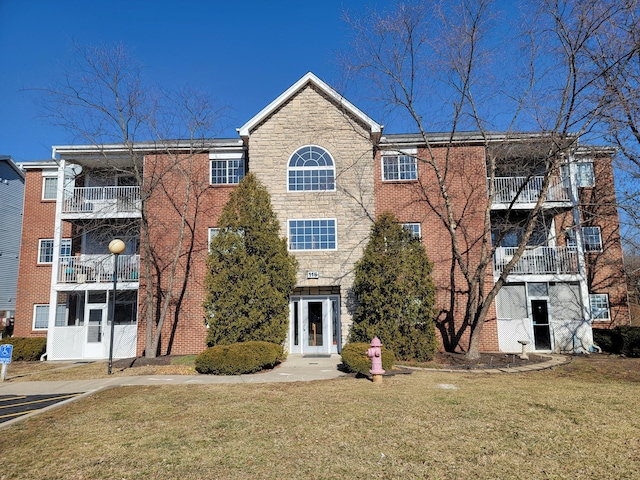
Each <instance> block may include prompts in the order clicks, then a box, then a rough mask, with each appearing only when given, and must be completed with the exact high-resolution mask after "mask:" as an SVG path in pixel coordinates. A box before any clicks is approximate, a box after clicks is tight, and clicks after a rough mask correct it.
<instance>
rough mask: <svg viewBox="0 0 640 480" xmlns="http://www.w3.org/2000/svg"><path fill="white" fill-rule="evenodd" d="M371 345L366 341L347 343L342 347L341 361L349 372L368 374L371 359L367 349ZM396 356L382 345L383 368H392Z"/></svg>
mask: <svg viewBox="0 0 640 480" xmlns="http://www.w3.org/2000/svg"><path fill="white" fill-rule="evenodd" d="M370 347H371V345H369V344H368V343H360V342H354V343H348V344H346V345H345V346H344V347H343V348H342V363H343V364H344V366H345V368H346V369H347V370H348V371H350V372H355V373H361V374H363V375H369V370H371V359H370V358H369V357H368V356H367V350H369V348H370ZM395 363H396V357H395V355H394V354H393V352H392V351H391V350H388V349H386V348H384V347H382V368H383V369H384V370H391V369H393V365H394V364H395Z"/></svg>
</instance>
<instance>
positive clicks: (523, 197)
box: [487, 176, 571, 208]
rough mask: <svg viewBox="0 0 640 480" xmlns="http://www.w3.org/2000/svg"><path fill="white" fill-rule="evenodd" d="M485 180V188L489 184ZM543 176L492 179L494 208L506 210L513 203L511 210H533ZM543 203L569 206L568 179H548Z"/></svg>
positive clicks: (554, 177) (538, 196)
mask: <svg viewBox="0 0 640 480" xmlns="http://www.w3.org/2000/svg"><path fill="white" fill-rule="evenodd" d="M490 181H491V179H487V188H489V186H490V185H489V182H490ZM543 182H544V176H536V177H496V178H495V179H494V183H493V184H494V191H495V198H494V199H493V204H494V206H496V207H498V208H508V207H509V205H511V204H512V203H513V208H518V207H520V208H533V205H534V204H535V203H537V201H538V199H539V198H540V191H541V190H542V184H543ZM545 202H554V203H559V202H560V203H566V204H569V205H570V202H571V195H570V184H569V179H563V178H561V177H559V176H553V177H551V178H550V179H549V189H548V190H547V197H546V199H545Z"/></svg>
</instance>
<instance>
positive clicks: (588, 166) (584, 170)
mask: <svg viewBox="0 0 640 480" xmlns="http://www.w3.org/2000/svg"><path fill="white" fill-rule="evenodd" d="M576 179H577V181H578V187H593V186H594V185H595V184H596V179H595V175H594V173H593V162H592V161H588V162H578V163H576Z"/></svg>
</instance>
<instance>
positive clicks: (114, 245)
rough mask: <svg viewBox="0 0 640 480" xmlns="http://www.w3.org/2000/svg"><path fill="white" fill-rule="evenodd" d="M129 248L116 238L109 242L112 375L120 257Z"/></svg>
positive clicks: (110, 358) (109, 372)
mask: <svg viewBox="0 0 640 480" xmlns="http://www.w3.org/2000/svg"><path fill="white" fill-rule="evenodd" d="M126 247H127V246H126V245H125V243H124V242H123V241H122V240H120V239H119V238H116V239H114V240H111V241H110V242H109V251H110V252H111V253H113V292H112V295H111V311H110V312H109V320H111V338H110V339H109V367H108V369H107V373H108V374H109V375H111V367H112V365H113V336H114V334H115V312H116V291H117V284H118V256H119V255H120V254H121V253H122V252H124V249H125V248H126Z"/></svg>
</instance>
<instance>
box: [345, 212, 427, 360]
mask: <svg viewBox="0 0 640 480" xmlns="http://www.w3.org/2000/svg"><path fill="white" fill-rule="evenodd" d="M431 271H432V264H431V262H430V261H429V258H428V257H427V254H426V252H425V249H424V246H423V245H422V243H421V241H420V239H419V238H417V237H416V236H415V235H414V234H413V233H412V232H411V231H409V230H407V229H405V228H403V227H402V225H400V223H399V222H398V220H397V219H396V218H395V217H394V216H393V214H391V213H389V212H385V213H383V214H382V215H381V216H380V217H379V218H378V219H377V220H376V222H375V223H374V225H373V226H372V228H371V234H370V236H369V243H368V244H367V246H366V247H365V249H364V254H363V256H362V258H361V259H360V260H358V262H357V263H356V265H355V272H354V284H353V293H354V295H355V297H356V299H357V303H358V304H357V308H356V311H355V315H354V317H353V325H352V327H351V331H350V332H349V342H367V343H368V342H370V341H371V339H372V338H373V337H375V336H377V337H378V338H379V339H380V341H381V342H382V344H383V345H384V346H386V347H387V348H389V349H390V350H391V351H393V352H394V354H395V355H396V356H397V357H398V358H399V359H402V360H415V361H419V362H426V361H429V360H433V358H434V357H435V354H436V352H437V351H438V347H439V344H438V338H437V335H436V329H435V321H434V319H435V309H434V304H435V287H434V284H433V279H432V278H431Z"/></svg>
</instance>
